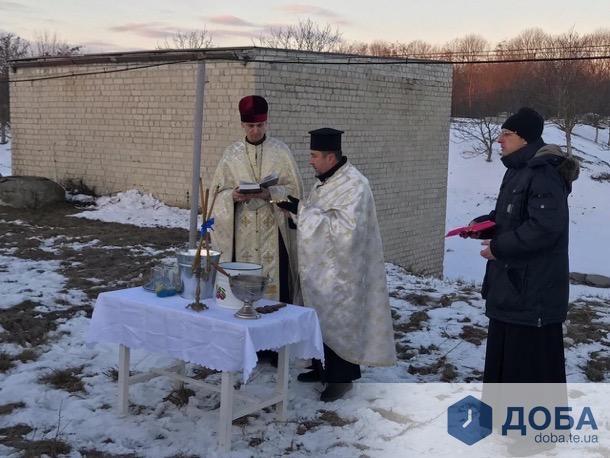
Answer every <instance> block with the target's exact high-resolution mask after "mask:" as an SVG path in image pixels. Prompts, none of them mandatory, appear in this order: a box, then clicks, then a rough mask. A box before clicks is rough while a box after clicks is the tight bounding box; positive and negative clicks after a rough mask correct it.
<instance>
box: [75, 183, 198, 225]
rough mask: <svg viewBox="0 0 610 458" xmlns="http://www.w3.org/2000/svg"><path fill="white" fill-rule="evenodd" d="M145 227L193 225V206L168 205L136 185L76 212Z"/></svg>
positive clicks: (88, 216) (104, 219)
mask: <svg viewBox="0 0 610 458" xmlns="http://www.w3.org/2000/svg"><path fill="white" fill-rule="evenodd" d="M74 216H76V217H79V218H87V219H96V220H99V221H109V222H117V223H124V224H133V225H136V226H141V227H180V228H183V229H188V228H189V222H190V210H184V209H181V208H176V207H168V206H167V205H165V204H164V203H163V202H160V201H159V200H157V199H155V198H154V197H153V196H152V195H150V194H145V193H143V192H141V191H137V190H135V189H132V190H129V191H125V192H119V193H118V194H115V195H113V196H109V197H108V196H105V197H100V198H99V199H97V202H96V206H95V208H94V209H91V210H87V211H84V212H82V213H79V214H76V215H74Z"/></svg>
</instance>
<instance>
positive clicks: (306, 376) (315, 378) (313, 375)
mask: <svg viewBox="0 0 610 458" xmlns="http://www.w3.org/2000/svg"><path fill="white" fill-rule="evenodd" d="M297 380H298V381H299V382H303V383H313V382H320V381H322V376H321V375H320V373H319V372H318V371H309V372H303V373H302V374H299V375H297Z"/></svg>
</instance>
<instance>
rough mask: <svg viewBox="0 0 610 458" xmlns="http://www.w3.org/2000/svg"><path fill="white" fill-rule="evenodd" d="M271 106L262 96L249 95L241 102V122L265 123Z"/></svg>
mask: <svg viewBox="0 0 610 458" xmlns="http://www.w3.org/2000/svg"><path fill="white" fill-rule="evenodd" d="M267 111H269V106H268V105H267V101H266V100H265V99H264V98H263V97H261V96H260V95H248V96H246V97H244V98H243V99H241V100H240V101H239V114H240V115H241V122H263V121H266V120H267Z"/></svg>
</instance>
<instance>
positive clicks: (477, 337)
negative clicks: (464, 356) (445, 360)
mask: <svg viewBox="0 0 610 458" xmlns="http://www.w3.org/2000/svg"><path fill="white" fill-rule="evenodd" d="M460 337H461V338H462V339H464V340H465V341H466V342H470V343H472V344H474V345H476V346H477V347H478V346H479V345H481V343H482V342H483V340H485V339H487V331H486V330H485V329H483V328H479V327H477V326H471V325H469V324H467V325H464V326H462V332H461V333H460Z"/></svg>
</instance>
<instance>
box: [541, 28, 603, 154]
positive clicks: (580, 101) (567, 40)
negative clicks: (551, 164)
mask: <svg viewBox="0 0 610 458" xmlns="http://www.w3.org/2000/svg"><path fill="white" fill-rule="evenodd" d="M588 45H589V37H588V36H583V37H581V36H580V35H579V34H578V33H576V32H574V31H570V32H568V33H565V34H561V35H558V36H554V37H552V39H551V40H549V42H548V46H547V49H548V51H546V57H553V58H578V57H583V56H585V55H586V52H587V51H586V49H587V47H588ZM542 68H543V73H542V75H541V79H542V80H543V81H544V83H545V88H546V90H545V91H544V100H543V101H542V106H543V107H544V108H545V111H546V112H547V113H548V114H550V118H551V119H552V121H553V122H554V123H555V124H556V125H557V126H558V127H559V128H560V129H561V130H563V131H564V132H565V137H566V151H567V153H568V155H572V131H573V130H574V127H576V125H577V124H578V121H579V118H580V117H582V115H584V113H585V112H586V111H588V110H587V109H586V107H587V105H590V103H591V101H592V100H593V98H594V97H595V95H594V94H591V93H590V91H588V90H587V84H586V82H587V80H588V79H589V75H588V74H587V70H586V63H585V61H582V60H556V61H550V62H545V63H544V65H543V66H542Z"/></svg>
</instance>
